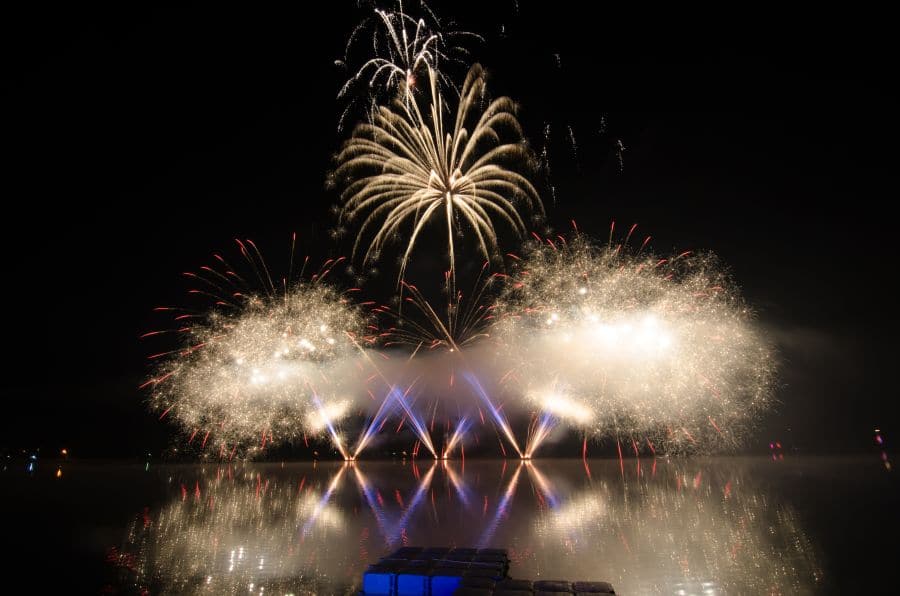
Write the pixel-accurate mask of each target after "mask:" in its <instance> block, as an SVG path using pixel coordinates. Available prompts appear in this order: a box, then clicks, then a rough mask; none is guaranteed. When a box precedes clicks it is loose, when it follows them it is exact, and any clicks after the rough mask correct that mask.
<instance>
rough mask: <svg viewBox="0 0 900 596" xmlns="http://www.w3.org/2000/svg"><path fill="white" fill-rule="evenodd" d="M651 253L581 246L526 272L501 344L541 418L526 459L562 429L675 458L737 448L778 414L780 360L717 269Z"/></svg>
mask: <svg viewBox="0 0 900 596" xmlns="http://www.w3.org/2000/svg"><path fill="white" fill-rule="evenodd" d="M633 231H634V228H632V230H631V232H629V238H630V235H631V233H632V232H633ZM626 242H627V239H626ZM646 242H647V241H645V242H644V244H643V245H642V246H641V248H640V249H639V250H638V251H636V252H635V251H630V250H629V249H627V247H626V246H622V245H613V244H611V243H610V244H609V245H607V246H601V247H597V246H594V245H592V244H591V243H590V242H589V241H588V240H587V239H586V238H585V237H584V236H582V235H580V234H576V235H575V236H574V237H573V238H571V239H569V240H567V239H566V238H564V237H559V238H558V239H555V240H549V239H548V240H545V241H543V242H541V244H539V245H537V244H536V245H535V246H534V247H533V248H532V249H531V250H529V251H528V253H527V254H526V255H525V257H524V258H523V259H521V260H519V261H517V263H516V270H515V272H514V273H513V275H512V276H511V277H510V280H509V283H507V284H506V286H505V288H504V290H503V295H502V296H501V300H500V303H499V304H500V306H499V307H498V317H500V318H501V319H502V320H501V323H500V324H499V325H498V328H497V330H496V332H495V333H497V334H498V335H499V336H500V337H501V338H502V340H503V341H500V342H499V345H505V346H507V355H508V357H509V358H510V359H511V360H512V361H513V362H517V363H518V366H517V367H516V370H515V375H514V376H515V378H516V379H518V381H519V383H520V384H521V387H520V390H521V391H522V393H523V394H524V395H525V396H527V398H528V399H529V400H530V401H531V402H532V403H533V404H534V405H535V406H536V408H537V410H538V412H539V420H538V423H537V426H536V430H535V431H534V432H533V433H532V438H531V440H530V441H529V443H530V445H529V447H528V448H526V455H531V454H532V453H533V452H534V449H536V448H537V446H538V445H539V444H540V442H541V441H542V440H543V439H545V438H546V435H547V434H548V433H549V430H550V429H551V428H552V426H553V424H555V423H556V422H558V421H564V422H567V423H569V424H572V425H576V426H580V427H583V428H587V429H589V430H590V431H592V432H593V433H595V434H596V435H598V436H617V437H618V436H623V437H628V436H637V437H640V438H639V439H638V440H639V441H641V442H643V441H642V438H643V436H647V437H650V436H652V437H653V438H654V439H656V441H658V442H660V443H662V444H664V445H665V446H668V447H669V448H670V449H677V448H692V447H694V448H696V447H703V446H710V447H716V446H732V445H734V444H735V443H737V442H738V441H739V440H740V438H741V429H742V428H743V427H744V426H746V425H747V424H748V423H749V422H750V421H751V420H752V418H753V415H754V414H755V413H757V412H759V411H760V410H761V409H763V408H764V407H765V406H766V405H767V404H768V403H769V398H770V390H771V382H772V376H773V370H774V356H773V354H772V352H771V349H770V347H769V344H768V342H767V341H766V340H765V339H764V338H763V337H762V335H761V334H760V332H759V331H758V330H757V329H756V328H755V326H754V325H753V319H752V313H751V312H750V311H749V309H748V308H747V307H746V306H745V305H744V303H743V302H742V301H741V300H740V298H739V296H738V294H737V291H736V290H735V289H734V288H733V286H732V285H731V284H730V283H729V281H728V279H727V277H726V276H725V274H724V273H722V271H721V269H720V268H719V267H718V264H717V262H716V260H715V259H714V258H713V257H712V256H709V255H694V254H690V253H682V254H680V255H677V256H675V257H672V258H668V259H666V258H658V257H655V256H653V255H650V254H647V253H644V254H642V252H643V251H644V248H645V247H646ZM547 379H562V380H564V384H551V385H550V386H548V385H547Z"/></svg>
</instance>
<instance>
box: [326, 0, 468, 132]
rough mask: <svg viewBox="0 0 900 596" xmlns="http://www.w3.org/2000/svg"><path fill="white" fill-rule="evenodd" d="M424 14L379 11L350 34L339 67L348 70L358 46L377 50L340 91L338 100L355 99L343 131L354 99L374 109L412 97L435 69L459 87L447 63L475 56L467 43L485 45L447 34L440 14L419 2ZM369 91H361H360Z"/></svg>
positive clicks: (463, 33) (462, 34) (464, 35)
mask: <svg viewBox="0 0 900 596" xmlns="http://www.w3.org/2000/svg"><path fill="white" fill-rule="evenodd" d="M419 5H420V8H421V9H422V16H421V17H419V18H416V17H413V16H411V15H410V14H409V13H407V12H405V11H404V9H403V3H402V2H400V3H399V4H398V9H397V10H393V11H391V10H381V9H375V11H374V13H373V14H372V15H371V16H370V17H369V18H367V19H365V20H363V22H362V23H360V24H359V25H358V26H357V27H356V28H355V29H354V30H353V33H352V34H351V35H350V39H349V40H348V41H347V47H346V49H345V51H344V59H343V60H340V61H337V64H338V65H339V66H348V65H350V64H351V62H352V56H353V55H354V54H355V53H358V52H357V51H356V50H357V46H358V45H362V44H363V42H366V44H365V48H366V52H367V53H368V52H372V54H370V56H371V57H369V58H368V59H366V60H365V61H364V62H363V63H362V65H361V66H359V68H358V69H357V70H356V72H355V73H354V74H353V76H352V77H350V78H349V79H348V80H347V82H346V83H344V86H343V87H341V90H340V92H339V93H338V99H339V100H343V99H348V100H350V101H349V102H348V105H347V109H346V110H345V111H344V113H343V115H342V116H341V120H340V123H339V128H340V129H343V127H344V122H345V121H346V119H347V116H348V115H349V114H350V113H351V112H352V111H353V110H352V108H353V105H354V103H356V102H354V101H353V100H358V99H359V97H360V96H362V97H363V98H368V99H370V100H371V101H372V105H373V106H374V105H375V104H376V103H377V101H378V100H379V99H393V98H394V97H395V96H396V95H397V94H398V93H411V92H412V91H413V90H414V89H415V88H416V85H417V82H418V79H419V77H421V76H422V75H423V74H425V73H426V72H427V71H428V70H429V69H431V70H433V71H434V72H435V73H437V75H438V77H440V81H441V83H442V84H443V85H445V86H446V87H451V88H452V87H453V83H452V81H451V80H450V78H449V77H448V76H446V75H445V74H444V68H443V65H445V64H462V63H465V62H466V60H467V58H468V57H469V55H470V52H469V50H468V49H467V48H466V47H465V43H466V42H467V41H483V39H482V37H481V36H480V35H477V34H475V33H472V32H469V31H455V30H451V29H447V30H444V28H443V27H442V26H441V22H440V20H439V19H438V18H437V15H436V14H435V13H434V11H432V10H431V9H430V8H429V7H428V5H426V4H425V3H424V2H419ZM361 89H362V90H364V91H363V92H362V93H359V91H360V90H361Z"/></svg>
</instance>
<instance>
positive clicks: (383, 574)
mask: <svg viewBox="0 0 900 596" xmlns="http://www.w3.org/2000/svg"><path fill="white" fill-rule="evenodd" d="M360 594H361V595H364V596H565V595H566V594H569V595H572V594H574V595H577V596H592V595H593V596H598V595H602V594H615V590H613V587H612V585H611V584H609V583H607V582H596V581H590V582H589V581H576V582H569V581H562V580H552V581H550V580H538V581H531V580H526V579H513V578H511V577H509V555H508V554H507V552H506V551H505V550H503V549H496V548H481V549H475V548H452V549H451V548H443V547H433V548H422V547H418V546H407V547H403V548H400V549H397V550H396V551H394V552H393V553H391V554H389V555H388V556H386V557H383V558H382V559H381V560H380V561H378V562H377V563H375V564H374V565H370V566H369V568H368V569H366V571H365V573H364V574H363V585H362V592H360Z"/></svg>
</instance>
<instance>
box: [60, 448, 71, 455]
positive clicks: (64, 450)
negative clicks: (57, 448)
mask: <svg viewBox="0 0 900 596" xmlns="http://www.w3.org/2000/svg"><path fill="white" fill-rule="evenodd" d="M60 453H62V454H63V456H66V455H69V450H68V449H66V448H65V447H63V449H62V451H61V452H60Z"/></svg>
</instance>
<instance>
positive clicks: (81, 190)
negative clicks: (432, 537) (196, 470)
mask: <svg viewBox="0 0 900 596" xmlns="http://www.w3.org/2000/svg"><path fill="white" fill-rule="evenodd" d="M487 4H489V3H487V2H484V1H483V0H482V1H480V2H468V1H466V2H453V3H446V5H442V4H441V3H432V6H433V7H434V8H435V9H436V10H437V12H438V14H440V15H441V16H442V17H443V18H444V19H445V20H450V19H451V18H452V19H455V20H456V21H457V22H458V24H459V27H460V28H463V29H469V30H473V31H477V32H479V33H482V34H483V35H485V37H486V38H487V43H486V44H483V45H481V46H479V47H478V48H477V49H476V51H475V55H476V57H477V58H479V59H480V60H481V62H482V63H483V64H484V65H485V66H486V67H487V69H488V70H489V73H490V80H489V88H490V89H491V90H492V93H493V94H494V95H500V94H509V95H510V96H512V97H513V98H515V99H516V100H517V101H519V102H520V104H521V109H522V111H521V115H522V121H523V123H524V125H525V127H526V132H527V134H528V135H529V137H530V139H531V141H532V144H533V145H534V146H536V147H539V146H540V145H541V143H542V130H543V127H544V124H545V123H550V124H551V128H552V130H553V133H554V135H557V137H554V138H553V140H552V142H551V149H552V153H551V156H552V158H553V160H554V161H553V162H552V166H553V171H552V176H553V177H552V181H553V183H554V185H555V187H556V202H555V204H554V202H553V200H552V199H551V198H550V196H549V195H546V196H545V204H546V207H547V210H548V214H549V219H550V223H551V224H552V225H553V227H554V228H555V229H556V230H559V231H565V230H567V229H568V228H569V224H568V222H569V221H570V220H572V219H575V220H576V221H577V222H578V226H579V228H580V229H582V230H586V231H588V232H589V233H591V234H593V235H596V236H598V237H605V236H606V234H607V233H608V230H609V225H610V221H612V220H615V221H616V222H617V225H618V226H622V227H624V228H626V229H627V226H630V224H631V223H634V222H637V223H638V224H639V225H640V228H639V229H640V230H642V231H643V232H644V233H645V234H651V235H652V236H653V242H652V246H653V247H654V248H655V250H656V251H658V252H660V253H668V252H670V251H672V250H684V249H706V250H712V251H715V252H716V253H717V254H718V255H719V256H720V257H721V258H722V260H723V261H724V262H725V263H727V264H728V266H729V267H730V270H731V273H732V275H733V276H734V278H735V280H736V281H737V282H738V284H739V285H740V287H741V288H742V290H743V292H744V295H745V296H746V298H747V300H748V301H749V303H750V304H751V305H752V306H753V307H754V308H755V310H756V311H757V313H758V318H759V322H760V324H761V325H763V326H765V327H766V328H767V329H768V330H769V331H770V332H771V333H772V335H773V337H774V338H775V339H776V341H777V343H778V346H779V351H780V355H781V360H782V367H781V372H780V375H779V384H780V387H779V390H778V400H779V402H780V403H779V404H778V405H777V407H776V409H775V411H773V412H772V413H771V415H770V416H768V417H767V418H766V419H764V420H762V421H761V422H760V427H759V429H758V431H757V433H756V434H755V435H754V437H753V438H752V439H751V441H750V444H749V446H748V448H749V449H756V448H759V446H760V445H764V444H767V443H768V442H769V440H771V439H779V440H781V441H783V442H785V443H786V444H787V445H790V446H792V447H795V448H797V449H799V450H801V451H803V452H823V451H859V450H866V449H868V448H869V447H870V445H871V438H872V429H873V428H874V427H876V426H880V427H881V428H882V429H883V430H884V431H885V432H886V433H887V436H888V438H889V440H890V437H891V436H893V437H896V436H897V430H898V426H897V423H898V406H897V405H896V397H897V390H896V385H895V382H894V378H895V374H896V362H895V359H896V352H897V351H896V347H895V345H896V337H897V336H898V324H897V318H898V317H897V315H896V310H895V307H896V298H895V292H894V290H893V287H894V286H895V279H894V278H895V277H896V270H897V265H896V259H895V257H894V254H893V253H894V248H895V245H896V231H895V219H894V218H893V217H892V216H891V213H892V212H893V211H894V205H893V204H892V203H893V202H894V200H895V197H896V190H895V184H894V178H893V177H890V178H889V168H895V167H896V165H895V164H896V163H897V157H898V155H897V153H898V152H897V138H898V134H897V133H898V122H897V110H896V105H897V101H896V100H897V97H896V95H895V93H894V92H893V90H892V89H891V85H892V83H893V78H894V75H893V73H894V70H895V65H894V64H893V63H892V62H891V60H890V54H891V52H890V51H889V49H890V45H889V40H890V38H891V37H890V35H888V33H887V32H886V27H887V26H888V24H887V21H886V20H884V19H883V22H881V23H880V22H878V19H877V18H876V17H875V16H874V15H869V16H867V17H866V18H865V19H862V18H860V19H858V20H855V19H853V18H849V17H847V15H844V14H831V15H829V14H823V13H820V14H816V15H812V14H795V15H787V14H780V13H779V14H775V13H762V12H760V13H758V14H746V15H740V16H726V15H715V14H687V13H683V12H678V13H674V14H649V9H648V12H647V13H645V14H638V15H635V14H623V13H621V12H620V10H619V9H618V8H613V7H611V6H610V7H605V6H604V7H602V12H601V13H583V12H581V11H584V10H586V9H585V3H582V2H571V3H561V2H552V3H549V2H541V3H534V2H524V1H523V2H521V3H520V4H521V6H520V8H519V11H518V13H517V12H515V10H514V3H513V2H506V1H500V2H496V3H493V2H492V3H490V4H491V5H496V6H493V7H492V8H491V12H489V13H483V12H479V11H480V9H482V8H483V7H484V6H485V5H487ZM754 8H758V10H760V11H762V10H763V9H762V8H759V7H754ZM593 10H600V9H599V8H597V7H595V8H594V9H593ZM817 10H824V9H821V8H819V9H817ZM323 11H324V12H323ZM329 11H331V12H330V13H329ZM315 13H316V14H315V15H313V14H310V15H309V16H307V17H304V16H301V15H297V14H279V13H275V12H271V13H269V12H258V13H253V14H248V13H246V12H244V11H237V10H236V11H230V10H226V9H225V8H222V7H215V8H206V9H199V8H198V9H179V10H178V11H174V12H166V11H164V10H159V11H156V10H150V9H147V10H135V11H133V12H120V13H107V12H103V13H100V12H94V13H90V12H88V13H85V12H80V11H79V12H70V13H52V14H51V13H40V14H22V15H11V14H8V15H5V18H0V43H2V45H3V47H2V55H3V58H2V65H3V68H2V69H0V104H2V105H3V106H4V109H3V114H4V117H3V119H2V124H0V127H2V128H0V139H2V146H3V153H4V155H3V158H2V166H0V167H2V171H3V172H4V173H3V176H2V182H0V183H2V187H3V193H2V196H3V199H4V206H5V217H3V224H2V225H3V228H4V237H5V245H6V246H5V248H6V250H5V265H6V266H5V271H4V275H3V278H4V291H3V301H4V307H5V308H4V309H3V312H4V313H5V315H6V323H5V324H4V325H3V331H4V333H3V337H4V339H5V340H6V342H7V344H6V346H5V348H4V352H5V354H6V362H5V363H4V366H3V369H4V374H3V375H2V377H0V392H2V398H3V415H2V416H0V421H2V422H0V447H11V448H19V447H25V446H29V447H32V446H42V447H43V448H44V449H47V450H54V449H58V448H59V447H61V446H69V448H70V449H72V450H73V452H74V453H77V454H84V455H94V456H103V455H109V456H132V455H136V454H138V453H140V452H143V451H145V450H147V449H153V450H158V449H160V448H162V447H164V446H166V445H167V444H169V442H170V441H171V440H172V439H173V437H174V436H175V433H174V429H173V428H172V427H170V426H167V425H165V424H163V423H159V422H157V421H156V416H155V415H153V414H151V413H149V412H148V411H147V410H146V408H145V407H144V400H145V398H146V395H144V394H142V393H141V392H140V391H138V389H137V387H138V385H139V384H140V383H141V380H142V378H143V377H144V376H145V374H146V373H147V363H146V359H145V358H146V356H147V355H148V353H149V352H148V349H147V346H146V345H145V344H142V343H141V341H140V340H139V339H138V337H139V335H141V334H142V333H144V332H145V331H148V330H150V329H152V328H153V324H154V321H155V319H154V318H153V317H152V313H151V309H152V308H153V307H154V306H157V305H160V304H177V303H179V301H182V300H183V296H184V291H185V290H186V289H187V285H186V284H185V283H184V281H183V279H182V277H181V272H182V271H185V270H189V269H193V268H196V267H197V266H199V265H201V264H204V263H205V262H206V261H207V260H208V257H209V255H210V254H211V253H212V252H213V251H218V250H229V249H230V247H231V243H232V242H233V241H232V239H233V238H235V237H242V238H248V237H249V238H253V239H254V240H255V241H256V242H257V244H259V245H260V246H261V248H262V249H263V250H264V251H265V252H266V253H267V254H277V253H281V252H286V251H287V247H288V243H289V238H290V234H291V232H293V231H297V232H298V234H299V236H300V238H301V245H302V247H303V252H305V253H309V254H311V255H312V256H313V257H314V259H319V260H321V259H324V258H325V257H327V256H329V255H334V254H345V253H346V252H347V247H346V246H342V245H340V244H338V243H336V242H334V241H333V240H332V239H331V236H330V234H329V230H330V229H331V228H332V226H333V224H334V219H333V216H332V215H330V211H329V207H330V206H331V205H332V204H333V203H334V201H335V199H336V195H335V193H334V191H333V190H328V189H326V185H325V180H326V176H327V174H328V171H329V169H330V168H331V167H332V156H333V154H334V152H335V151H336V150H337V148H338V147H339V146H340V142H341V139H342V136H341V135H339V134H338V133H337V131H336V125H337V120H338V116H339V114H340V111H341V106H339V105H338V103H337V102H336V100H335V95H336V93H337V90H338V89H339V87H340V86H341V84H342V83H343V81H344V80H345V79H346V77H347V73H346V72H345V71H342V70H341V69H340V68H338V67H337V66H335V64H334V60H335V59H336V58H340V57H341V56H342V54H343V48H344V43H345V41H346V38H347V36H348V34H349V32H350V31H351V29H352V27H353V26H354V24H355V23H356V22H357V21H358V20H359V19H360V18H361V17H362V16H363V15H365V14H368V9H365V8H357V5H356V3H355V2H353V1H352V0H348V1H345V2H333V3H323V4H322V5H317V6H316V8H315ZM869 18H871V19H872V22H868V19H869ZM501 25H503V28H502V30H501ZM882 27H884V28H885V29H882ZM557 55H558V58H557ZM567 126H571V127H572V130H573V132H574V135H575V138H576V145H577V155H576V154H573V152H572V150H571V146H570V144H568V143H567V142H566V141H565V139H564V138H563V137H560V136H559V135H562V134H563V133H564V131H565V128H566V127H567ZM619 140H621V142H622V144H623V145H624V147H625V151H624V153H623V154H622V155H623V162H622V163H623V167H620V161H619V156H618V155H617V153H616V150H615V149H616V142H617V141H619ZM506 246H507V247H509V248H513V247H514V245H513V244H511V242H509V238H507V242H506ZM789 429H790V430H789Z"/></svg>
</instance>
